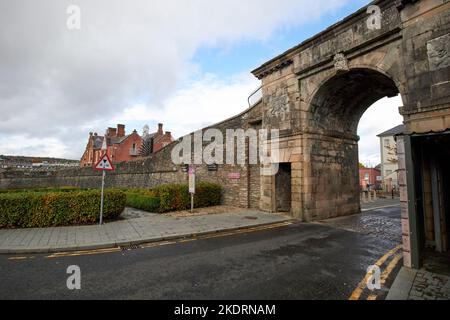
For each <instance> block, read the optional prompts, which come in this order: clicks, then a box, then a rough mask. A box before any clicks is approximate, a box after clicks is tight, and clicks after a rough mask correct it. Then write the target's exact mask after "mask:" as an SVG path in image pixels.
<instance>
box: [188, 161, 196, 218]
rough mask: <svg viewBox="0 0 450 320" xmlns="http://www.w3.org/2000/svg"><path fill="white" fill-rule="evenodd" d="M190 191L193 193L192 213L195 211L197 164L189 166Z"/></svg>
mask: <svg viewBox="0 0 450 320" xmlns="http://www.w3.org/2000/svg"><path fill="white" fill-rule="evenodd" d="M189 193H190V194H191V213H194V194H195V166H193V165H190V166H189Z"/></svg>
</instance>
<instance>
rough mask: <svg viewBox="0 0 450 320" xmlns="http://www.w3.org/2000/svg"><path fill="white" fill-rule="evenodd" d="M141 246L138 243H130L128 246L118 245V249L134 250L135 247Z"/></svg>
mask: <svg viewBox="0 0 450 320" xmlns="http://www.w3.org/2000/svg"><path fill="white" fill-rule="evenodd" d="M140 248H141V246H140V245H138V244H131V245H128V246H120V250H122V251H128V250H136V249H140Z"/></svg>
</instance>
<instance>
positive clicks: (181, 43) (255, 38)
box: [0, 0, 401, 165]
mask: <svg viewBox="0 0 450 320" xmlns="http://www.w3.org/2000/svg"><path fill="white" fill-rule="evenodd" d="M367 3H368V1H363V0H315V1H310V0H245V1H242V0H189V1H184V0H151V1H149V0H133V1H114V0H71V1H66V0H39V1H29V0H0V154H8V155H32V156H52V157H65V158H71V159H79V158H80V157H81V155H82V152H83V150H84V147H85V145H86V142H87V137H88V133H89V132H90V131H94V132H98V133H101V134H103V133H104V132H105V129H106V127H108V126H115V125H116V124H117V123H123V124H125V125H126V128H127V131H128V132H130V131H131V130H133V129H137V130H138V131H141V128H142V127H143V125H144V124H148V125H150V127H151V128H153V127H156V124H157V123H158V122H163V123H164V125H165V129H167V130H169V131H171V132H172V133H173V135H174V136H176V137H179V136H181V135H183V134H186V133H188V132H191V131H193V130H194V129H198V128H200V127H203V126H206V125H209V124H212V123H214V122H217V121H220V120H222V119H224V118H227V117H230V116H233V115H235V114H237V113H239V112H241V111H242V110H243V109H245V108H246V103H247V97H248V95H249V93H251V92H252V91H253V90H254V89H255V88H257V87H258V86H259V81H258V80H257V79H255V78H254V77H253V76H252V75H251V74H250V71H251V70H252V69H254V68H256V67H258V66H259V65H260V64H262V63H263V62H265V61H267V60H268V59H270V58H272V57H274V56H275V55H277V54H279V53H281V52H283V51H285V50H286V49H289V48H290V47H292V46H294V45H296V44H298V43H299V42H301V41H302V40H304V39H306V38H308V37H310V36H312V35H314V34H315V33H317V32H319V31H321V30H323V29H324V28H326V27H327V26H329V25H331V24H333V23H335V22H337V21H338V20H340V19H342V18H343V17H345V16H347V15H348V14H350V13H352V12H354V11H355V10H357V9H358V8H360V7H362V6H363V5H365V4H367ZM72 4H75V5H77V6H78V7H79V8H80V10H81V29H80V30H69V29H68V28H67V19H68V18H69V16H70V14H68V13H67V8H68V7H69V6H70V5H72ZM400 105H401V100H400V99H399V98H393V99H386V100H381V101H379V102H378V103H377V106H376V107H373V108H370V109H369V110H368V111H367V113H366V114H365V115H364V117H363V119H362V121H361V123H360V127H359V134H360V135H361V137H362V140H361V143H360V153H361V155H360V158H361V161H362V162H363V163H366V164H372V165H375V164H376V162H378V161H379V160H378V158H379V155H378V153H379V151H378V149H379V147H378V140H377V138H376V136H375V135H376V134H378V133H380V132H382V131H384V130H387V129H389V128H390V127H393V126H395V125H397V124H399V123H400V122H401V117H400V116H399V114H398V111H397V110H398V106H400Z"/></svg>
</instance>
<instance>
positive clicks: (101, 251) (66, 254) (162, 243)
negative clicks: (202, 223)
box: [45, 221, 293, 259]
mask: <svg viewBox="0 0 450 320" xmlns="http://www.w3.org/2000/svg"><path fill="white" fill-rule="evenodd" d="M292 223H293V222H291V221H287V222H280V223H275V224H270V225H265V226H258V227H251V228H245V229H238V230H233V231H223V232H218V233H212V234H205V235H193V236H192V237H189V238H184V239H174V240H164V241H158V242H150V243H146V244H141V245H139V246H138V247H139V248H141V249H143V248H154V247H161V246H167V245H172V244H179V243H186V242H191V241H196V240H202V239H211V238H221V237H227V236H232V235H237V234H242V233H250V232H256V231H263V230H269V229H275V228H280V227H284V226H288V225H291V224H292ZM119 251H122V249H121V248H120V247H119V248H109V249H98V250H83V251H73V252H59V253H54V254H51V255H49V256H46V257H45V258H48V259H55V258H62V257H77V256H86V255H96V254H105V253H113V252H119Z"/></svg>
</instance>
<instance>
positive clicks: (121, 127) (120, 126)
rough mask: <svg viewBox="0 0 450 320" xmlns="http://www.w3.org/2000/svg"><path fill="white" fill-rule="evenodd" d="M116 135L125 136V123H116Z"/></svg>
mask: <svg viewBox="0 0 450 320" xmlns="http://www.w3.org/2000/svg"><path fill="white" fill-rule="evenodd" d="M117 137H119V138H120V137H125V125H124V124H118V125H117Z"/></svg>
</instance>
